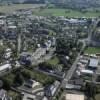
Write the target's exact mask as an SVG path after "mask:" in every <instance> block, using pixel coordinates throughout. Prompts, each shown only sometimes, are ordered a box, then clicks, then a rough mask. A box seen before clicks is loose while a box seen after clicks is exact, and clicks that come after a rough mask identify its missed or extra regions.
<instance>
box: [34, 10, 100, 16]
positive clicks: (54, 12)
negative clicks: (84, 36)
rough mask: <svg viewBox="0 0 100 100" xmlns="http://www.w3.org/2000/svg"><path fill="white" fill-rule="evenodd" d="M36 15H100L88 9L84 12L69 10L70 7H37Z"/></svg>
mask: <svg viewBox="0 0 100 100" xmlns="http://www.w3.org/2000/svg"><path fill="white" fill-rule="evenodd" d="M33 14H34V15H41V16H49V15H53V16H68V17H97V16H100V13H99V12H95V11H88V12H86V13H82V12H79V11H76V10H68V9H57V8H51V9H35V10H34V11H33Z"/></svg>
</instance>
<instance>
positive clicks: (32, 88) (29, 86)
mask: <svg viewBox="0 0 100 100" xmlns="http://www.w3.org/2000/svg"><path fill="white" fill-rule="evenodd" d="M18 89H19V90H20V91H22V92H25V93H29V94H30V93H31V94H35V95H38V96H43V95H44V87H43V86H42V84H41V83H39V82H37V81H35V80H33V79H29V80H27V81H25V83H24V84H23V85H22V86H21V87H19V88H18Z"/></svg>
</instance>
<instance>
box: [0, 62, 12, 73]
mask: <svg viewBox="0 0 100 100" xmlns="http://www.w3.org/2000/svg"><path fill="white" fill-rule="evenodd" d="M11 68H12V66H11V65H10V64H5V65H2V66H0V72H5V71H8V70H10V69H11Z"/></svg>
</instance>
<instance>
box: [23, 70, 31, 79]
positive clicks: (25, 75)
mask: <svg viewBox="0 0 100 100" xmlns="http://www.w3.org/2000/svg"><path fill="white" fill-rule="evenodd" d="M22 75H23V76H24V77H25V78H26V79H31V74H30V73H29V72H25V71H24V72H22Z"/></svg>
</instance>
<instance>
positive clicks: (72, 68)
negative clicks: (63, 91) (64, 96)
mask: <svg viewBox="0 0 100 100" xmlns="http://www.w3.org/2000/svg"><path fill="white" fill-rule="evenodd" d="M81 42H83V47H82V49H81V51H83V50H84V48H85V46H86V43H85V40H82V41H81ZM81 51H80V53H79V54H78V56H77V58H76V60H75V61H74V63H73V65H72V66H71V68H70V69H69V71H68V72H67V73H66V75H65V78H64V79H63V81H62V84H61V86H62V87H63V88H66V84H67V83H68V81H69V80H70V79H71V77H72V76H73V73H74V72H75V70H76V67H77V62H78V60H79V57H80V54H81Z"/></svg>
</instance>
